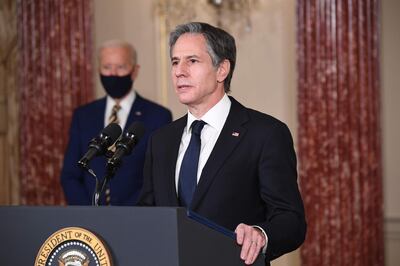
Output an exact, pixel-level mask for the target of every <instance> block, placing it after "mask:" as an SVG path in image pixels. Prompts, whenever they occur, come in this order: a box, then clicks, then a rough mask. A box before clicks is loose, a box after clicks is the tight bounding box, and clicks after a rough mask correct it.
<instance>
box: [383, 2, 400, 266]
mask: <svg viewBox="0 0 400 266" xmlns="http://www.w3.org/2000/svg"><path fill="white" fill-rule="evenodd" d="M399 13H400V1H398V0H382V20H381V21H382V36H381V40H382V43H381V56H382V61H381V77H382V96H381V97H382V106H381V110H382V137H383V171H384V174H383V177H384V178H383V180H384V210H385V244H386V249H385V251H386V265H390V266H392V265H393V266H395V265H400V253H399V250H400V204H399V202H400V193H399V189H400V167H399V162H400V159H399V158H400V156H399V154H398V153H399V151H400V119H399V114H400V107H399V106H400V105H399V101H400V89H399V86H400V75H399V69H400V52H399V47H400V31H399V25H400V18H399Z"/></svg>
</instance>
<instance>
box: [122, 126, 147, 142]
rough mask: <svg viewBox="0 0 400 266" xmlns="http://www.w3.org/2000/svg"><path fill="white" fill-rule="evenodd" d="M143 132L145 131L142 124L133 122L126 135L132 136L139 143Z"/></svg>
mask: <svg viewBox="0 0 400 266" xmlns="http://www.w3.org/2000/svg"><path fill="white" fill-rule="evenodd" d="M144 131H145V129H144V126H143V123H142V122H138V121H136V122H133V123H132V124H131V125H130V126H129V128H128V130H127V131H126V133H127V134H129V135H134V136H135V138H136V139H137V141H139V140H140V139H141V138H142V137H143V135H144Z"/></svg>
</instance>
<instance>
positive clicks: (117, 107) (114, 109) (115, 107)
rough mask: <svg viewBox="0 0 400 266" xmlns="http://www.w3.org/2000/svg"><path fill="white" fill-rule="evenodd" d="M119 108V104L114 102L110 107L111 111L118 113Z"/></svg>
mask: <svg viewBox="0 0 400 266" xmlns="http://www.w3.org/2000/svg"><path fill="white" fill-rule="evenodd" d="M119 109H121V106H120V105H119V104H115V105H114V106H113V108H112V112H113V113H118V111H119Z"/></svg>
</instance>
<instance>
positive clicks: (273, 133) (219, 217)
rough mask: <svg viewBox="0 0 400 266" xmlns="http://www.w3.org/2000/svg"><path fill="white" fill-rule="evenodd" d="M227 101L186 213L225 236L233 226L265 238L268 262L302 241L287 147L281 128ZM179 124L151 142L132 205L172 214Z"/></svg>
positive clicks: (181, 125) (297, 196) (300, 215)
mask: <svg viewBox="0 0 400 266" xmlns="http://www.w3.org/2000/svg"><path fill="white" fill-rule="evenodd" d="M230 99H231V101H232V106H231V110H230V112H229V115H228V118H227V120H226V122H225V125H224V127H223V129H222V132H221V134H220V136H219V138H218V140H217V143H216V144H215V147H214V149H213V151H212V153H211V155H210V157H209V159H208V161H207V163H206V165H205V166H204V168H203V171H202V174H201V177H200V181H199V183H198V186H197V189H196V191H195V194H194V196H193V200H192V205H191V209H192V210H193V211H195V212H197V213H199V214H200V215H203V216H205V217H206V218H208V219H210V220H212V221H214V222H216V223H218V224H220V225H222V226H224V227H226V228H228V229H230V230H234V229H235V228H236V226H237V225H238V224H239V223H246V224H249V225H259V226H261V227H262V228H263V229H264V230H265V232H266V233H267V236H268V248H267V252H266V261H267V262H268V261H270V260H272V259H274V258H276V257H278V256H280V255H282V254H284V253H287V252H289V251H292V250H294V249H296V248H297V247H299V246H300V245H301V243H302V242H303V241H304V238H305V232H306V223H305V217H304V208H303V202H302V199H301V196H300V193H299V189H298V185H297V171H296V156H295V152H294V148H293V141H292V137H291V135H290V132H289V129H288V128H287V126H286V125H285V124H284V123H282V122H280V121H279V120H277V119H275V118H273V117H271V116H269V115H266V114H263V113H260V112H257V111H254V110H251V109H247V108H245V107H244V106H242V105H241V104H240V103H238V102H237V101H236V100H234V99H233V98H230ZM186 121H187V117H186V116H184V117H182V118H180V119H178V120H176V121H174V122H173V123H171V124H169V125H167V126H165V127H163V128H161V129H160V130H157V131H156V132H155V133H154V135H153V136H152V137H151V139H150V141H149V145H148V149H147V153H146V162H145V170H144V171H145V172H144V178H145V180H144V185H143V191H142V194H141V197H140V200H139V205H144V206H151V205H156V206H179V201H178V198H177V194H176V189H175V166H176V160H177V156H178V150H179V145H180V142H181V137H182V132H183V129H184V127H185V126H186Z"/></svg>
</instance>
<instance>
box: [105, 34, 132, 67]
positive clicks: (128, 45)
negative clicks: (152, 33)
mask: <svg viewBox="0 0 400 266" xmlns="http://www.w3.org/2000/svg"><path fill="white" fill-rule="evenodd" d="M110 47H121V48H125V49H127V50H128V51H129V53H130V54H131V60H132V65H136V63H137V60H138V57H137V52H136V49H135V47H133V45H132V44H131V43H129V42H127V41H123V40H108V41H105V42H103V43H102V44H101V45H100V47H99V50H98V55H99V57H100V53H101V50H103V49H104V48H110Z"/></svg>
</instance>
